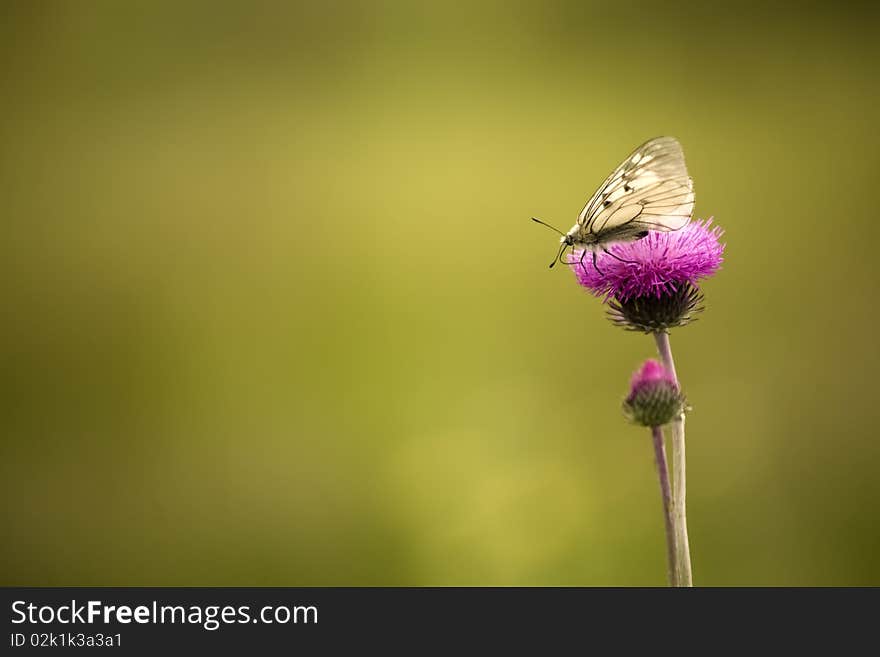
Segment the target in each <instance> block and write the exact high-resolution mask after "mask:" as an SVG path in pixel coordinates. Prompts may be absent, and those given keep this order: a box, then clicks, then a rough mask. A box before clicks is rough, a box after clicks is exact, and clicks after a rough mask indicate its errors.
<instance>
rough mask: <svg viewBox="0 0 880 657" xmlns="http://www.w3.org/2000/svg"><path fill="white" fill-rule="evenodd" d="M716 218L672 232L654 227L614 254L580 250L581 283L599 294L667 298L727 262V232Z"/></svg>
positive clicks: (575, 261)
mask: <svg viewBox="0 0 880 657" xmlns="http://www.w3.org/2000/svg"><path fill="white" fill-rule="evenodd" d="M723 232H724V231H723V230H722V229H721V227H720V226H713V225H712V220H711V219H708V220H706V221H692V222H690V223H688V224H687V225H686V226H685V227H684V228H681V229H679V230H676V231H671V232H667V233H661V232H657V231H651V232H649V233H648V235H647V236H646V237H643V238H642V239H640V240H637V241H635V242H626V243H620V244H613V245H611V246H610V247H608V251H609V252H610V254H609V253H605V252H602V251H600V252H598V253H597V254H596V265H594V264H593V258H592V254H590V253H587V254H584V253H583V252H580V251H576V252H574V253H573V254H572V256H571V257H570V258H569V261H568V264H569V265H570V266H571V268H572V270H573V271H574V273H575V275H576V276H577V279H578V282H579V283H580V284H581V285H583V286H584V287H585V288H587V289H588V290H590V291H591V292H592V293H593V294H595V295H596V296H600V297H601V296H604V297H614V298H615V299H617V300H618V301H620V302H626V301H629V300H630V299H633V298H636V297H655V298H661V297H663V296H664V295H669V294H672V293H675V292H676V291H677V290H681V289H683V288H686V287H692V286H694V285H696V283H697V281H699V280H700V279H703V278H706V277H707V276H711V275H712V274H714V273H715V272H716V271H718V268H719V267H720V266H721V262H722V253H723V252H724V245H723V244H721V243H720V242H719V241H718V239H719V238H720V237H721V235H722V234H723Z"/></svg>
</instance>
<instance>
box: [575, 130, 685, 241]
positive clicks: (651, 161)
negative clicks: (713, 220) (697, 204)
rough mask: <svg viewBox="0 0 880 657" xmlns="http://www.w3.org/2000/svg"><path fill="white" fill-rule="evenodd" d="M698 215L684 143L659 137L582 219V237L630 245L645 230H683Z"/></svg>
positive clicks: (612, 179) (610, 181)
mask: <svg viewBox="0 0 880 657" xmlns="http://www.w3.org/2000/svg"><path fill="white" fill-rule="evenodd" d="M693 211H694V188H693V182H692V181H691V179H690V177H689V176H688V172H687V167H686V166H685V161H684V152H683V151H682V148H681V144H679V143H678V140H677V139H675V138H674V137H657V138H655V139H651V140H650V141H647V142H645V143H644V144H642V145H641V146H639V147H638V148H637V149H635V150H634V151H633V152H632V153H631V154H630V156H629V157H627V158H626V159H625V160H624V161H623V163H621V165H620V166H619V167H617V168H616V169H615V170H614V171H613V172H612V173H611V175H610V176H608V178H607V179H606V180H605V182H604V183H602V186H601V187H600V188H599V189H598V191H597V192H596V193H595V194H594V195H593V197H592V198H591V199H590V200H589V201H587V204H586V205H585V206H584V209H583V210H582V211H581V213H580V215H578V222H577V225H578V226H580V230H579V232H578V237H581V238H584V237H585V236H587V235H589V234H592V235H593V238H594V239H595V241H597V242H600V243H601V242H603V241H606V239H607V240H608V241H611V240H612V239H613V240H619V241H626V240H629V239H635V237H636V236H637V235H638V234H639V233H642V232H644V231H646V230H657V231H663V232H668V231H673V230H678V229H679V228H682V227H683V226H684V225H685V224H687V222H688V221H689V220H690V218H691V215H692V214H693Z"/></svg>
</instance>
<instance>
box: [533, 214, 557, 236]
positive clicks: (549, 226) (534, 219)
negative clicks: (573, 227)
mask: <svg viewBox="0 0 880 657" xmlns="http://www.w3.org/2000/svg"><path fill="white" fill-rule="evenodd" d="M532 221H534V222H535V223H536V224H541V225H542V226H547V228H550V229H552V230H555V231H556V232H557V233H559V234H560V235H562V236H563V237H564V236H565V233H563V232H562V231H561V230H559V229H558V228H557V227H556V226H551V225H550V224H548V223H547V222H546V221H541V220H540V219H538V218H536V217H532Z"/></svg>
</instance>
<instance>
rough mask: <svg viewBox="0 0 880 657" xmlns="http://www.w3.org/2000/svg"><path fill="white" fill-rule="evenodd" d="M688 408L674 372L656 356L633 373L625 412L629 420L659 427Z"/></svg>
mask: <svg viewBox="0 0 880 657" xmlns="http://www.w3.org/2000/svg"><path fill="white" fill-rule="evenodd" d="M684 408H685V399H684V395H682V394H681V390H679V387H678V383H676V381H675V379H674V378H673V376H672V375H671V374H670V373H669V372H667V371H666V368H664V367H663V365H661V364H660V363H658V362H657V361H656V360H647V361H645V363H644V365H642V367H641V368H640V369H639V370H638V371H637V372H636V373H635V374H633V377H632V381H631V382H630V390H629V395H628V396H627V398H626V399H625V400H624V402H623V413H624V415H625V416H626V417H627V419H628V420H629V421H630V422H634V423H635V424H641V425H642V426H646V427H659V426H663V425H664V424H667V423H668V422H670V421H672V420H673V419H674V418H676V417H678V416H679V415H680V414H681V413H682V411H684Z"/></svg>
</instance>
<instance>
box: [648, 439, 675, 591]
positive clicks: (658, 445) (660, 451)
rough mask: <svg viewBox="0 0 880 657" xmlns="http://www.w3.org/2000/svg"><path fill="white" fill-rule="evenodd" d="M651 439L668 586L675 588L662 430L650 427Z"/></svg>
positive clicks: (673, 537)
mask: <svg viewBox="0 0 880 657" xmlns="http://www.w3.org/2000/svg"><path fill="white" fill-rule="evenodd" d="M651 437H652V438H653V439H654V457H655V459H656V460H657V475H658V477H659V478H660V496H661V497H662V498H663V520H664V523H665V525H666V559H667V561H668V568H669V572H668V576H669V586H675V585H676V549H675V528H674V527H673V523H672V508H671V507H672V494H671V492H670V490H669V467H668V466H667V464H666V444H665V443H664V442H663V429H661V428H660V427H651Z"/></svg>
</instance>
